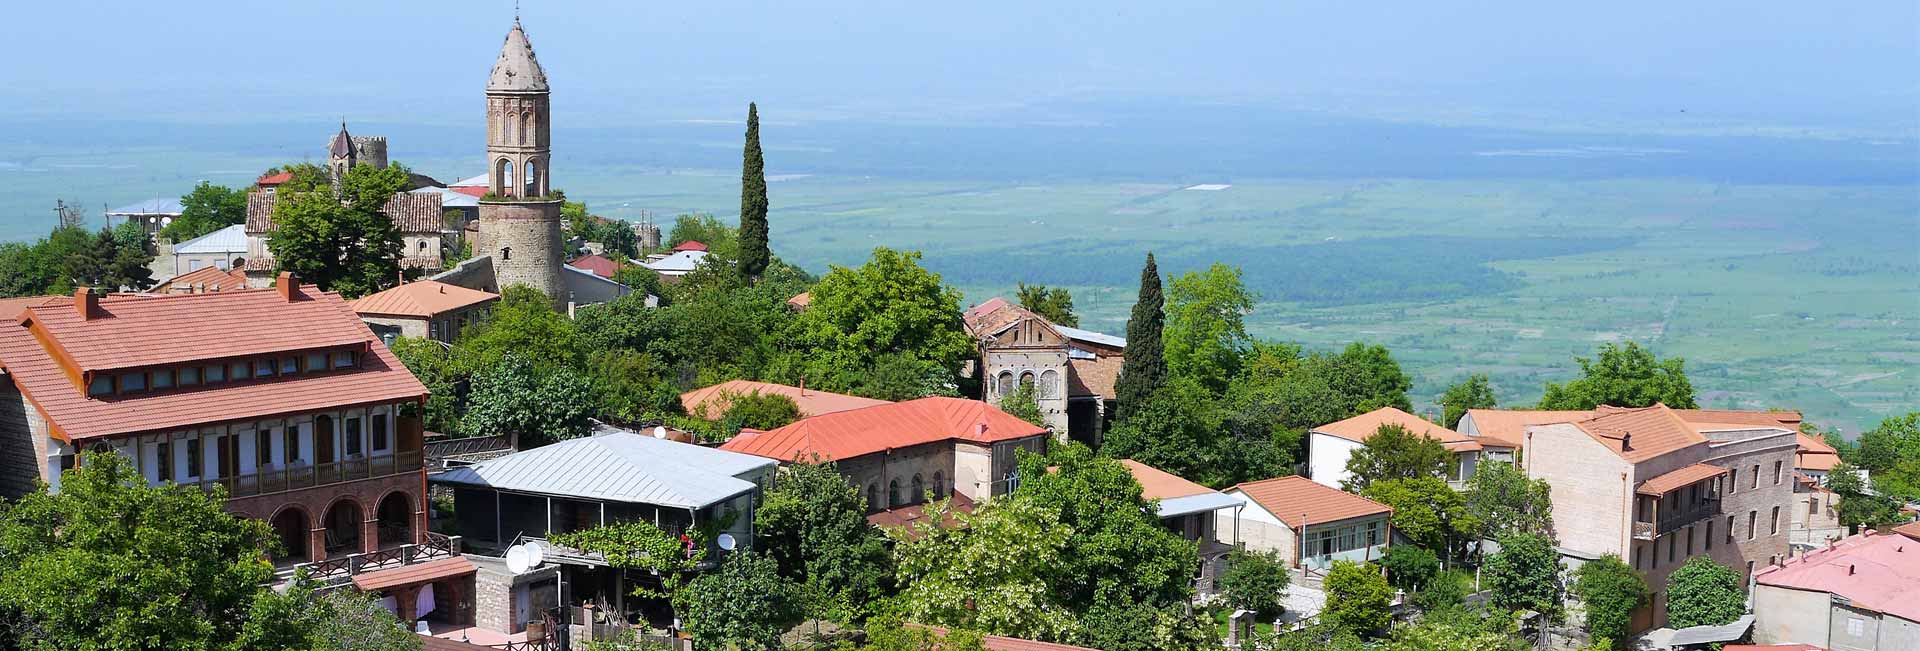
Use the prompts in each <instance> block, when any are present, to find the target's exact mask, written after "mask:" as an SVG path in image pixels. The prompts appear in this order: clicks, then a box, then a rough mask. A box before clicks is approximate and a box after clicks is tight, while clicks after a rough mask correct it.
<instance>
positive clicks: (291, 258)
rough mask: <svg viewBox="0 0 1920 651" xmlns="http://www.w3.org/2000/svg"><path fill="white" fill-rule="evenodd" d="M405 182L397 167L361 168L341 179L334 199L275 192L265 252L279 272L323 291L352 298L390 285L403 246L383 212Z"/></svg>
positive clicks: (317, 193) (323, 195)
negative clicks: (287, 273) (270, 255)
mask: <svg viewBox="0 0 1920 651" xmlns="http://www.w3.org/2000/svg"><path fill="white" fill-rule="evenodd" d="M407 180H408V172H407V169H406V168H405V167H403V166H401V165H398V164H395V165H389V166H387V167H384V168H379V167H373V166H370V165H362V166H358V167H355V168H353V169H352V170H351V171H349V172H347V174H346V176H345V177H344V178H342V179H341V181H340V192H339V194H338V195H334V194H332V193H329V192H325V191H313V192H286V191H280V192H276V196H278V197H280V198H279V200H278V201H276V202H275V206H274V210H273V212H274V230H273V232H272V233H271V234H270V235H268V236H267V249H268V250H269V251H271V252H272V253H273V256H274V259H275V261H276V262H278V264H279V265H280V270H281V271H291V272H293V273H295V274H297V275H298V276H299V277H300V278H301V279H302V280H304V281H309V282H312V283H314V284H316V285H319V286H320V288H321V289H322V290H326V291H337V292H340V293H341V294H342V295H344V296H347V297H349V298H351V297H356V296H361V295H364V294H371V293H374V292H377V291H380V290H381V289H382V288H385V287H388V286H391V285H393V284H394V283H395V282H397V281H398V279H399V275H400V257H401V255H402V254H403V253H404V251H402V249H403V248H404V247H402V246H401V241H400V233H399V231H398V230H396V229H395V228H394V226H393V220H392V219H389V218H388V217H387V216H386V215H385V214H384V213H383V212H382V210H383V209H384V208H385V207H386V203H387V201H389V200H390V199H392V197H393V194H394V193H395V192H399V191H400V190H401V189H402V188H404V187H406V184H407Z"/></svg>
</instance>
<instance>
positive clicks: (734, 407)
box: [720, 391, 800, 434]
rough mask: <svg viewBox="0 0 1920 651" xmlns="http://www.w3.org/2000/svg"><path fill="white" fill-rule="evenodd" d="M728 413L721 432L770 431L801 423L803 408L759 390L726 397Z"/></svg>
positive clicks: (781, 396) (721, 422) (723, 419)
mask: <svg viewBox="0 0 1920 651" xmlns="http://www.w3.org/2000/svg"><path fill="white" fill-rule="evenodd" d="M721 399H722V400H725V401H726V402H727V410H726V411H725V412H723V413H721V414H720V429H722V430H725V431H726V432H728V433H730V434H731V433H738V432H739V431H740V430H742V429H756V430H762V431H765V430H770V429H775V428H778V427H781V426H784V425H786V424H788V423H791V422H793V421H796V420H800V406H799V405H796V404H794V402H793V399H792V398H789V397H786V396H784V395H781V394H778V393H767V394H762V393H760V392H759V391H753V392H749V393H734V394H727V395H724V396H723V397H722V398H721Z"/></svg>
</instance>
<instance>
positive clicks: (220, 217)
mask: <svg viewBox="0 0 1920 651" xmlns="http://www.w3.org/2000/svg"><path fill="white" fill-rule="evenodd" d="M246 221H247V190H246V189H244V188H242V189H239V190H235V189H233V188H229V187H227V186H224V185H214V184H212V183H208V182H206V181H201V182H200V184H199V185H196V186H194V187H193V190H192V191H190V192H188V193H187V194H186V196H183V197H180V216H179V217H175V218H174V219H173V221H172V222H170V223H168V224H167V225H166V226H162V227H160V232H159V233H158V235H159V236H160V237H161V239H165V240H167V241H169V242H173V243H175V244H179V243H181V242H185V241H187V240H191V239H193V238H196V237H200V236H202V235H206V234H208V233H212V232H214V231H217V230H220V229H222V228H226V227H228V226H232V225H234V224H242V223H246Z"/></svg>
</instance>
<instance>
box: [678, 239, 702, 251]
mask: <svg viewBox="0 0 1920 651" xmlns="http://www.w3.org/2000/svg"><path fill="white" fill-rule="evenodd" d="M673 250H675V251H705V250H707V245H705V244H701V243H700V241H699V240H687V241H685V242H681V243H680V244H679V245H678V246H675V247H673Z"/></svg>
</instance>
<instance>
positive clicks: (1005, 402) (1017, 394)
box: [999, 382, 1047, 427]
mask: <svg viewBox="0 0 1920 651" xmlns="http://www.w3.org/2000/svg"><path fill="white" fill-rule="evenodd" d="M999 407H1000V411H1004V412H1007V413H1008V414H1012V415H1013V417H1014V418H1018V419H1020V420H1024V421H1027V422H1029V423H1033V424H1035V425H1039V426H1041V427H1046V426H1047V417H1046V415H1045V414H1042V413H1040V400H1039V398H1038V397H1036V395H1035V394H1034V391H1033V385H1032V384H1028V383H1025V382H1022V383H1020V384H1019V385H1018V386H1015V387H1014V388H1013V393H1009V394H1007V395H1006V396H1005V397H1003V398H1001V399H1000V405H999Z"/></svg>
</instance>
